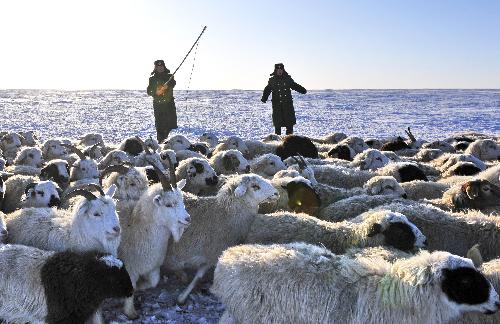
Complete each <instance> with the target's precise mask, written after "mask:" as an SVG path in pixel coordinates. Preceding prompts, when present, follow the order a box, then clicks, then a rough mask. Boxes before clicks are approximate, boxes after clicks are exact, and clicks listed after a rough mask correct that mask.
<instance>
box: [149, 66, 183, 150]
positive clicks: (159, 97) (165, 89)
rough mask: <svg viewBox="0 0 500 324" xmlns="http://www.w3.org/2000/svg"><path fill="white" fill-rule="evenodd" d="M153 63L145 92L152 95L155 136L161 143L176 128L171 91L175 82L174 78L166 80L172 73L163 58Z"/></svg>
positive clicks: (175, 114) (175, 113)
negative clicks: (153, 66)
mask: <svg viewBox="0 0 500 324" xmlns="http://www.w3.org/2000/svg"><path fill="white" fill-rule="evenodd" d="M154 64H155V68H154V70H153V72H151V76H150V77H149V85H148V89H147V92H148V95H149V96H152V97H153V109H154V115H155V127H156V136H157V139H158V142H159V143H162V142H163V141H164V140H165V139H167V137H168V134H169V133H170V131H171V130H172V129H174V128H177V112H176V111H175V102H174V91H173V90H174V87H175V84H176V82H175V80H174V78H172V79H171V80H170V81H168V80H169V79H170V77H171V76H172V74H170V70H169V69H167V67H166V66H165V62H163V60H156V61H155V63H154ZM167 81H168V83H167ZM165 83H166V84H165Z"/></svg>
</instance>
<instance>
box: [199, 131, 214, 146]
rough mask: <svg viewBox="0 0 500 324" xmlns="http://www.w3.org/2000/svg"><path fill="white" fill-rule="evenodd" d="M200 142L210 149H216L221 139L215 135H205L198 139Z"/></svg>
mask: <svg viewBox="0 0 500 324" xmlns="http://www.w3.org/2000/svg"><path fill="white" fill-rule="evenodd" d="M198 140H199V141H200V142H206V143H208V145H210V147H216V146H217V144H219V139H218V138H217V136H216V135H215V134H213V133H203V134H201V136H200V137H199V138H198Z"/></svg>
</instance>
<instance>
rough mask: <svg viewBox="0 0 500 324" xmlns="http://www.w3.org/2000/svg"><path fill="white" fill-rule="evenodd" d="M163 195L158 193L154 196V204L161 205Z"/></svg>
mask: <svg viewBox="0 0 500 324" xmlns="http://www.w3.org/2000/svg"><path fill="white" fill-rule="evenodd" d="M160 201H161V197H160V195H156V196H155V197H154V198H153V204H154V205H155V206H156V207H160V206H161V202H160Z"/></svg>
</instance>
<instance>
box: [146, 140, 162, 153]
mask: <svg viewBox="0 0 500 324" xmlns="http://www.w3.org/2000/svg"><path fill="white" fill-rule="evenodd" d="M144 144H145V145H146V146H147V147H148V148H149V149H151V150H152V151H153V152H158V151H160V144H158V141H157V140H155V139H154V138H152V137H151V136H149V137H148V138H146V139H145V140H144Z"/></svg>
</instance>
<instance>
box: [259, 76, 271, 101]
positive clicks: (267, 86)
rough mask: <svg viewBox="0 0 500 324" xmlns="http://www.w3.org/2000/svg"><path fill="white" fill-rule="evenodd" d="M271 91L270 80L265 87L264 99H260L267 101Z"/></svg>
mask: <svg viewBox="0 0 500 324" xmlns="http://www.w3.org/2000/svg"><path fill="white" fill-rule="evenodd" d="M271 92H272V87H271V81H269V82H268V83H267V85H266V87H265V88H264V93H262V99H260V101H262V102H266V101H267V98H269V95H270V94H271Z"/></svg>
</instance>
